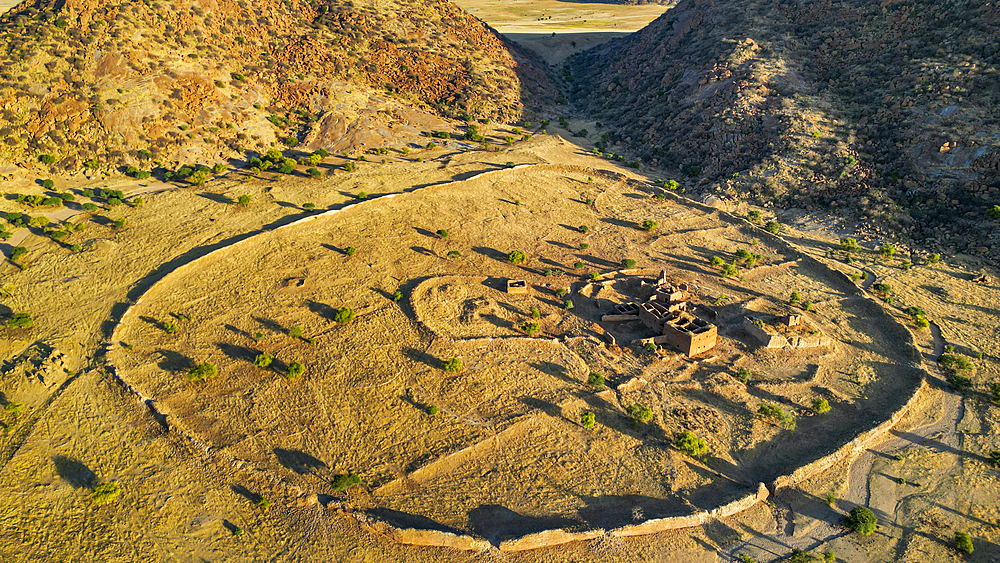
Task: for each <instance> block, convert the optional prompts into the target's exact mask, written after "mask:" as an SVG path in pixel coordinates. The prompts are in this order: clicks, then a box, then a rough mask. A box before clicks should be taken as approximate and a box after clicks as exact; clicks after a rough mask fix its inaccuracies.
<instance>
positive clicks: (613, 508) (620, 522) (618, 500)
mask: <svg viewBox="0 0 1000 563" xmlns="http://www.w3.org/2000/svg"><path fill="white" fill-rule="evenodd" d="M580 500H581V501H583V503H584V505H585V506H583V507H582V508H580V509H579V512H578V513H579V515H580V518H581V519H582V520H584V521H585V522H586V523H587V524H589V525H590V526H592V527H595V528H604V529H611V528H618V527H620V526H625V525H627V524H635V523H636V522H641V521H643V520H649V519H652V518H665V517H668V516H686V515H688V514H692V513H693V512H694V510H693V509H692V507H691V506H690V505H689V504H687V503H686V502H684V500H683V499H681V498H680V497H679V496H677V495H670V496H669V497H668V498H655V497H649V496H645V495H600V496H584V497H580Z"/></svg>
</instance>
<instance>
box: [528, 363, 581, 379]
mask: <svg viewBox="0 0 1000 563" xmlns="http://www.w3.org/2000/svg"><path fill="white" fill-rule="evenodd" d="M529 365H530V366H531V367H533V368H535V369H537V370H538V371H540V372H542V373H545V374H548V375H551V376H552V377H555V378H556V379H560V380H562V381H565V382H566V383H569V384H571V385H578V384H579V383H580V382H579V381H577V380H575V379H573V378H572V377H570V376H569V375H568V374H567V373H566V367H565V366H562V365H559V364H557V363H555V362H533V363H531V364H529Z"/></svg>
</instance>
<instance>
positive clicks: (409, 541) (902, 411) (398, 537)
mask: <svg viewBox="0 0 1000 563" xmlns="http://www.w3.org/2000/svg"><path fill="white" fill-rule="evenodd" d="M532 167H544V168H549V169H553V170H557V171H563V172H580V173H587V174H591V175H593V174H601V175H602V176H605V177H607V178H608V179H611V180H615V181H619V182H622V183H624V184H629V185H633V186H635V187H638V188H640V189H642V190H649V189H650V188H651V186H650V185H649V184H648V183H646V182H641V181H639V180H634V179H632V178H629V177H628V176H626V175H624V174H621V173H619V172H614V171H611V170H604V169H594V168H585V167H582V166H570V165H562V164H523V165H519V166H515V167H513V168H507V169H500V170H491V171H488V172H483V173H481V174H478V175H476V176H473V177H472V178H468V179H466V180H460V181H456V182H447V183H443V184H437V185H434V186H428V187H426V188H421V189H420V190H419V191H424V190H431V189H447V188H448V187H449V186H452V185H454V184H460V183H462V182H467V181H469V180H472V179H479V178H483V177H488V176H491V175H500V174H504V173H506V172H508V171H510V170H518V169H525V168H532ZM654 189H655V188H654ZM415 191H416V190H415ZM661 191H662V193H664V194H666V195H667V196H668V197H671V198H672V199H674V200H675V201H677V202H678V203H681V204H683V205H686V206H688V207H692V208H694V209H697V210H699V211H702V212H704V213H707V214H716V215H717V216H718V217H719V218H720V219H722V220H724V221H726V222H728V223H731V224H734V225H737V226H739V227H740V228H741V229H744V230H746V231H747V232H752V233H753V235H754V236H756V237H758V238H762V239H767V240H768V242H770V243H771V244H773V245H775V246H777V247H780V248H781V249H782V250H783V251H784V252H786V253H788V254H790V255H792V256H795V257H797V258H799V259H801V260H805V261H808V262H810V264H811V265H813V266H816V267H819V268H821V269H824V270H827V271H831V272H833V270H832V269H831V268H829V267H828V266H827V265H826V264H824V263H822V262H820V261H819V260H817V259H816V258H814V257H812V256H810V255H808V254H806V253H804V252H802V251H801V250H799V249H798V248H796V247H794V246H793V245H791V244H790V243H788V242H786V241H785V240H784V239H782V238H781V237H778V236H776V235H772V234H771V233H769V232H767V231H765V230H764V229H762V228H759V227H755V226H753V225H751V224H749V223H747V222H746V221H744V220H742V219H740V218H738V217H736V216H734V215H732V214H730V213H728V212H725V211H722V210H720V209H717V208H715V207H711V206H708V205H705V204H702V203H699V202H697V201H694V200H691V199H688V198H685V197H682V196H680V195H678V194H675V193H673V192H670V191H667V190H661ZM409 193H414V192H413V191H411V192H403V193H397V194H389V195H384V196H380V197H377V198H373V199H370V200H365V201H360V202H356V203H352V204H347V205H344V206H343V207H341V208H338V209H333V210H330V211H325V212H322V213H317V214H315V215H310V216H308V217H304V218H302V219H299V220H297V221H293V222H291V223H288V224H286V225H282V226H280V227H277V228H274V229H271V230H268V231H264V232H261V233H258V234H254V235H250V236H247V237H246V238H243V239H241V240H239V241H236V242H234V243H233V244H231V245H229V246H225V247H222V248H218V249H215V250H213V251H211V252H209V253H207V254H204V255H202V256H200V257H198V258H195V259H193V260H191V261H190V262H187V263H185V264H181V265H179V266H177V267H176V268H174V269H173V270H170V271H169V272H166V273H165V274H164V275H163V277H161V278H160V279H159V280H157V281H156V282H155V283H153V284H152V285H151V286H150V287H149V288H148V289H147V290H146V291H145V292H144V293H143V295H141V296H140V297H139V298H138V299H136V301H135V303H133V304H132V305H131V306H129V308H128V309H126V311H125V312H124V313H123V314H122V316H121V318H120V319H119V320H118V322H117V324H116V325H115V328H114V330H113V332H112V335H111V342H109V343H108V348H107V349H108V352H111V351H113V350H114V348H115V347H116V346H117V345H118V342H119V341H118V335H119V333H120V329H121V328H122V326H123V325H124V324H125V323H126V322H127V321H129V320H131V318H132V317H133V316H135V315H136V314H137V313H136V311H137V310H138V306H139V305H140V304H142V303H143V300H144V299H145V298H146V297H147V296H148V295H150V294H151V293H152V291H153V289H156V288H158V287H159V286H160V285H161V284H163V283H164V282H166V281H167V279H168V278H170V277H172V276H173V275H175V274H183V273H186V272H190V271H192V270H194V269H196V268H198V267H200V266H201V265H202V264H204V263H205V262H207V261H208V260H209V259H214V258H215V257H216V256H218V255H220V254H222V253H224V252H229V251H230V250H233V249H235V248H237V247H242V246H247V245H250V244H252V243H253V242H256V239H257V238H258V237H262V236H270V235H273V234H274V233H276V232H278V231H283V230H291V229H295V228H297V227H299V226H302V225H303V224H306V223H310V222H313V221H317V220H320V219H327V218H330V217H333V216H336V215H337V214H339V213H342V212H345V211H348V210H350V209H353V208H354V207H356V206H359V205H374V204H376V203H377V202H379V201H381V200H383V199H386V198H393V197H399V196H405V195H407V194H409ZM641 271H643V272H645V269H643V270H641ZM623 273H633V272H631V271H626V272H623ZM635 273H638V271H636V272H635ZM834 273H836V272H834ZM834 279H836V280H838V281H839V283H838V284H837V285H838V286H839V289H840V290H841V291H843V292H844V293H846V294H849V295H853V296H856V297H862V298H864V299H866V300H868V302H869V304H870V305H871V309H870V310H871V311H872V313H873V314H876V315H878V314H881V315H884V316H885V317H886V320H888V321H889V323H888V325H887V326H892V327H894V328H895V329H896V330H897V331H899V332H900V336H901V337H902V338H903V340H904V342H905V343H906V346H907V350H908V352H909V358H908V359H909V360H910V363H911V366H912V367H913V368H914V369H915V370H918V371H920V372H921V377H920V378H919V381H920V383H919V385H916V386H915V387H914V389H913V391H912V392H911V393H910V396H909V397H907V398H906V400H905V401H904V402H903V403H902V404H901V406H900V408H898V409H897V410H895V411H894V412H893V413H892V414H891V415H890V416H889V418H888V419H886V420H884V421H882V422H881V423H880V424H878V425H876V426H874V427H873V428H870V429H868V430H864V431H860V432H859V433H858V435H857V436H855V437H854V438H853V439H852V440H850V441H848V442H847V443H846V444H843V445H841V446H840V447H838V448H836V449H835V450H834V451H832V452H831V453H829V454H827V455H825V456H822V457H820V458H819V459H816V460H813V461H812V462H810V463H808V464H806V465H803V466H801V467H799V468H798V469H796V470H795V471H793V472H792V473H791V474H789V475H784V476H780V477H778V478H776V479H775V480H773V481H772V482H771V483H770V484H769V485H765V484H764V483H760V484H759V485H758V487H757V491H756V492H753V493H750V494H748V495H746V496H744V497H741V498H738V499H736V500H734V501H732V502H729V503H727V504H724V505H721V506H719V507H717V508H714V509H712V510H706V511H701V512H696V513H693V514H687V515H683V516H672V517H667V518H654V519H650V520H646V521H644V522H640V523H638V524H630V525H627V526H622V527H619V528H614V529H612V530H604V529H593V530H584V531H573V530H566V529H561V528H560V529H552V530H544V531H541V532H536V533H533V534H528V535H525V536H522V537H520V538H514V539H509V540H505V541H503V542H501V543H500V545H499V546H496V547H497V548H498V549H499V550H500V551H505V552H516V551H526V550H531V549H538V548H543V547H549V546H556V545H562V544H566V543H570V542H574V541H581V540H589V539H594V538H597V537H601V536H604V535H610V536H615V537H630V536H642V535H649V534H656V533H660V532H664V531H668V530H679V529H684V528H693V527H697V526H701V525H703V524H705V523H707V522H709V521H711V520H714V519H719V518H726V517H728V516H732V515H734V514H738V513H740V512H743V511H745V510H748V509H749V508H752V507H753V506H755V505H756V504H757V503H759V502H762V501H764V500H765V499H767V498H768V496H769V494H774V493H775V492H777V491H778V490H780V489H782V488H784V487H790V486H794V485H796V484H798V483H801V482H803V481H806V480H808V479H811V478H812V477H815V476H816V475H818V474H819V473H822V472H823V471H826V470H827V469H829V468H830V467H832V466H833V465H835V464H837V463H840V462H842V461H845V460H849V459H851V458H853V457H855V456H857V455H858V454H860V453H861V452H863V451H864V450H866V449H868V448H869V447H871V446H872V445H874V444H876V443H878V442H879V441H881V440H882V439H883V438H884V437H885V435H886V434H887V433H888V432H889V431H890V430H891V429H892V428H893V427H894V426H895V425H896V424H898V423H899V421H900V420H901V419H902V418H903V417H905V416H906V415H907V414H909V412H910V410H912V408H913V407H914V405H916V404H917V402H918V401H919V400H920V399H921V398H922V397H923V396H924V395H925V394H926V393H927V392H928V391H929V389H930V387H929V386H928V384H927V382H926V380H924V379H923V377H922V374H923V373H924V372H923V369H922V365H921V360H920V353H919V351H918V350H917V348H916V345H915V344H914V342H913V335H912V334H910V331H909V330H907V329H906V328H905V327H903V326H902V325H900V324H899V323H898V322H897V321H896V319H895V318H894V317H892V315H889V314H887V313H886V312H885V310H884V309H883V308H882V307H881V305H879V304H877V303H876V302H874V301H873V300H872V299H871V297H870V296H868V295H867V294H866V293H865V292H864V291H863V290H862V289H861V288H859V287H858V286H857V285H856V284H854V283H853V282H851V281H850V280H848V279H847V278H846V277H844V276H836V275H835V276H834ZM411 307H412V302H411ZM418 322H419V321H418ZM421 324H422V325H423V326H426V325H425V324H424V323H421ZM427 328H429V327H427ZM432 332H433V331H432ZM904 334H905V336H903V335H904ZM514 338H518V337H514ZM534 340H538V339H534ZM109 366H110V370H109V371H110V372H111V373H112V375H113V376H114V377H115V378H116V379H117V380H118V381H119V382H120V383H121V384H122V385H123V386H124V387H125V388H126V389H128V390H129V391H131V392H132V393H133V394H135V395H136V397H138V398H139V400H140V401H142V402H144V403H146V405H147V406H148V407H149V408H150V410H152V411H153V413H154V415H156V417H157V418H158V419H159V420H161V421H162V422H163V424H164V425H165V426H166V427H167V428H168V429H170V430H174V431H176V432H178V433H180V434H182V435H184V437H185V438H186V439H187V440H188V441H189V442H191V443H192V444H194V445H195V446H197V447H198V449H201V450H202V451H204V452H210V451H212V449H211V448H210V447H209V446H208V445H206V444H204V443H203V442H202V441H201V440H199V439H198V438H197V437H196V436H195V435H193V434H191V433H190V432H187V431H185V430H184V429H182V428H179V427H178V426H177V425H176V423H175V422H174V421H173V420H172V417H170V416H169V414H166V413H163V412H161V411H159V410H158V409H157V406H156V402H155V399H153V398H150V397H147V396H146V395H145V394H144V393H143V392H142V391H141V390H139V389H137V388H136V387H135V386H134V385H132V384H131V383H130V382H128V381H127V380H125V378H123V377H122V375H121V374H120V373H118V371H117V369H116V368H115V366H114V365H113V364H111V362H110V360H109ZM229 461H230V463H232V464H233V465H234V466H235V467H237V468H244V469H247V467H245V466H246V462H244V461H242V460H238V459H235V458H233V459H230V460H229ZM255 471H256V472H258V473H259V472H261V470H255ZM269 480H270V481H271V482H273V483H275V484H278V483H279V481H280V480H278V479H277V478H271V479H269ZM292 493H293V494H294V495H297V496H300V497H301V496H302V495H303V493H302V492H300V491H292ZM330 507H331V508H335V509H337V510H344V509H345V508H347V507H345V506H344V505H341V504H339V503H334V504H333V505H331V506H330ZM344 512H345V513H347V514H350V515H352V516H354V517H355V518H357V519H358V520H359V521H360V522H362V523H364V524H367V525H368V526H370V527H371V529H372V530H373V531H376V532H379V533H383V534H386V535H388V536H389V537H391V538H392V539H394V540H395V541H396V542H398V543H400V544H405V545H414V546H429V547H447V548H452V549H459V550H466V551H484V550H487V549H491V548H493V545H492V544H490V542H489V541H487V540H485V539H482V538H477V537H475V536H472V535H459V534H453V533H450V532H442V531H440V530H425V529H415V528H397V527H395V526H392V525H391V524H388V523H386V522H382V521H380V520H377V519H374V518H372V517H370V516H366V515H363V514H361V513H358V512H354V511H351V510H350V509H349V508H348V509H346V510H344Z"/></svg>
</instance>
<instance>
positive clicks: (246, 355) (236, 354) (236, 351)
mask: <svg viewBox="0 0 1000 563" xmlns="http://www.w3.org/2000/svg"><path fill="white" fill-rule="evenodd" d="M215 346H216V348H218V349H219V350H222V353H223V354H225V355H227V356H229V357H230V358H232V359H234V360H236V361H244V362H252V361H254V359H256V358H257V355H258V354H260V353H261V352H260V350H253V349H251V348H247V347H245V346H237V345H235V344H230V343H228V342H216V343H215Z"/></svg>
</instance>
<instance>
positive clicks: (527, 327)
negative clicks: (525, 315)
mask: <svg viewBox="0 0 1000 563" xmlns="http://www.w3.org/2000/svg"><path fill="white" fill-rule="evenodd" d="M521 330H523V331H524V332H525V333H526V334H527V335H528V336H535V335H536V334H538V333H539V332H540V331H541V330H542V329H541V327H540V326H538V323H535V322H528V321H525V322H523V323H521Z"/></svg>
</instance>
